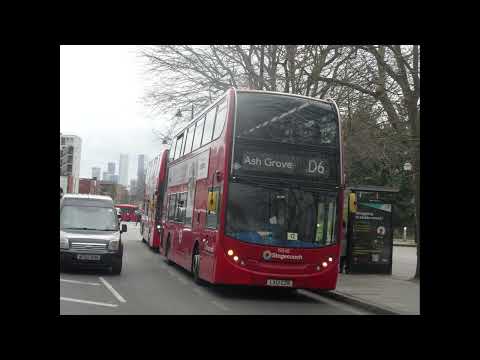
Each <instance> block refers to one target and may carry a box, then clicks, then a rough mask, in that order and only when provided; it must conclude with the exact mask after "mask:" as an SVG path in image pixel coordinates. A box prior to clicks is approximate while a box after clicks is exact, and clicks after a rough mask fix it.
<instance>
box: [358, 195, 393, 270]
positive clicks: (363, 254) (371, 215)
mask: <svg viewBox="0 0 480 360" xmlns="http://www.w3.org/2000/svg"><path fill="white" fill-rule="evenodd" d="M356 210H357V211H356V212H353V213H351V214H350V224H349V228H350V246H349V252H350V253H349V259H350V264H349V270H350V272H366V273H391V270H392V249H393V229H392V205H391V204H385V203H383V202H378V201H375V202H358V203H357V209H356Z"/></svg>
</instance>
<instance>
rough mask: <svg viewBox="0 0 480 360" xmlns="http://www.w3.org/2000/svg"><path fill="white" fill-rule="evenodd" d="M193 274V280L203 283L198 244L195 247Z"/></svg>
mask: <svg viewBox="0 0 480 360" xmlns="http://www.w3.org/2000/svg"><path fill="white" fill-rule="evenodd" d="M192 275H193V281H195V282H196V283H197V284H199V285H203V282H202V280H201V279H200V251H199V250H198V246H195V249H194V250H193V255H192Z"/></svg>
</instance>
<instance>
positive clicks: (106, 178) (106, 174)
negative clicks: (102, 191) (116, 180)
mask: <svg viewBox="0 0 480 360" xmlns="http://www.w3.org/2000/svg"><path fill="white" fill-rule="evenodd" d="M102 180H103V181H108V182H110V181H112V174H110V173H109V172H108V171H104V172H103V176H102Z"/></svg>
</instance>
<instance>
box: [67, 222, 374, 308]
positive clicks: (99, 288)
mask: <svg viewBox="0 0 480 360" xmlns="http://www.w3.org/2000/svg"><path fill="white" fill-rule="evenodd" d="M127 227H128V231H127V233H125V234H124V235H126V236H125V237H124V238H123V240H124V246H125V247H124V264H123V269H122V273H121V274H120V275H112V274H110V273H109V272H108V271H98V270H97V271H93V270H71V271H68V272H61V273H60V314H61V315H94V314H95V315H96V314H98V315H137V314H138V315H157V314H158V315H374V313H373V312H371V311H369V310H366V309H363V308H359V307H357V306H354V305H350V304H347V303H345V302H343V301H337V300H335V299H331V298H329V297H326V296H322V295H319V294H315V293H313V292H310V291H306V290H293V291H285V290H284V289H278V288H263V287H243V286H208V285H204V286H202V285H197V284H196V283H195V282H194V281H193V279H192V276H191V274H190V273H189V272H187V271H186V270H184V269H183V268H180V267H179V266H176V265H167V263H166V261H165V258H164V257H163V256H162V255H159V254H158V253H156V252H154V251H152V250H150V249H149V248H148V247H147V245H146V244H144V243H143V242H142V241H141V239H140V235H139V227H138V226H135V223H127Z"/></svg>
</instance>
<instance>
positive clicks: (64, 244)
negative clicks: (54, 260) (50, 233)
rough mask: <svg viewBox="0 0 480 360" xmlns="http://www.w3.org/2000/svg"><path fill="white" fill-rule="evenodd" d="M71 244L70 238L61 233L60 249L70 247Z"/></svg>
mask: <svg viewBox="0 0 480 360" xmlns="http://www.w3.org/2000/svg"><path fill="white" fill-rule="evenodd" d="M69 248H70V244H69V243H68V238H67V237H65V236H62V235H60V249H69Z"/></svg>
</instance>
